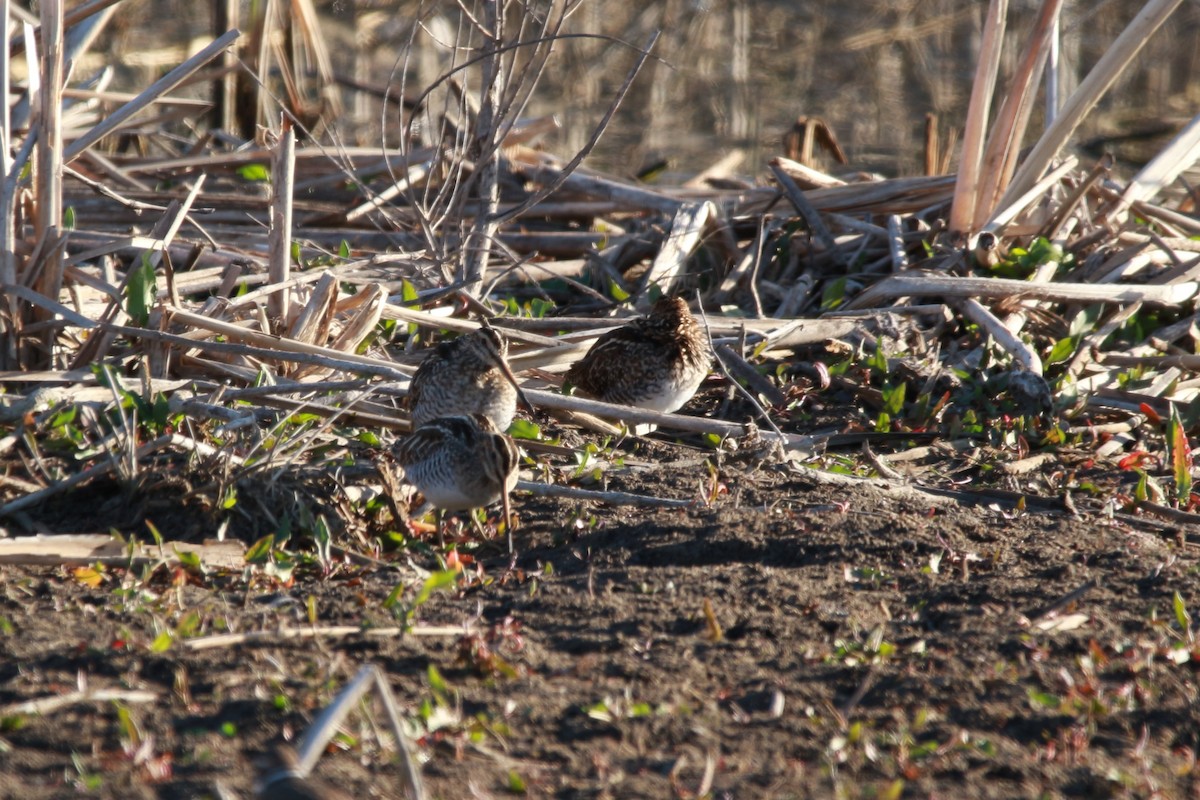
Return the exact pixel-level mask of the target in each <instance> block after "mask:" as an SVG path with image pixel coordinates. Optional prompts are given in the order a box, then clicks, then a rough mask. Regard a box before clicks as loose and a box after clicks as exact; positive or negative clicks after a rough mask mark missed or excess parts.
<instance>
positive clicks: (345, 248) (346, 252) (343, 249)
mask: <svg viewBox="0 0 1200 800" xmlns="http://www.w3.org/2000/svg"><path fill="white" fill-rule="evenodd" d="M338 257H339V258H349V257H350V243H349V242H347V241H346V240H345V239H342V243H341V244H339V245H338Z"/></svg>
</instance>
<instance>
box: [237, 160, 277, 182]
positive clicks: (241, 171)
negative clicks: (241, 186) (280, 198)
mask: <svg viewBox="0 0 1200 800" xmlns="http://www.w3.org/2000/svg"><path fill="white" fill-rule="evenodd" d="M238 176H239V177H241V179H242V180H245V181H255V182H257V183H266V182H268V181H270V180H271V170H269V169H267V167H266V165H265V164H246V165H245V166H241V167H238Z"/></svg>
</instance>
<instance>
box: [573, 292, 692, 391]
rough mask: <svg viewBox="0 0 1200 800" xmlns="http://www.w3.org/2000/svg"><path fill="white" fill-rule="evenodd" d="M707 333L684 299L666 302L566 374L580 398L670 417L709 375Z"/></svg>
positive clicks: (602, 342) (608, 337)
mask: <svg viewBox="0 0 1200 800" xmlns="http://www.w3.org/2000/svg"><path fill="white" fill-rule="evenodd" d="M710 363H711V356H710V354H709V348H708V342H707V341H705V337H704V332H703V331H702V330H701V329H700V326H699V325H698V324H697V323H696V319H695V317H693V316H692V312H690V311H689V310H688V307H687V303H686V302H684V300H683V298H681V297H663V298H662V299H660V300H659V301H658V302H657V303H655V304H654V308H653V309H651V311H650V314H649V316H646V317H642V318H640V319H636V320H634V321H633V322H631V323H629V324H628V325H625V326H623V327H620V328H617V329H616V330H614V331H609V332H608V333H606V334H604V335H603V336H601V337H600V338H599V339H597V340H596V343H595V344H593V345H592V347H591V349H589V350H588V351H587V355H585V356H584V357H583V358H581V359H580V360H579V361H577V362H576V363H575V364H573V365H572V366H571V368H570V369H569V370H567V375H566V380H567V382H568V383H571V384H573V385H574V386H575V387H576V388H577V389H578V390H579V392H580V394H582V395H584V396H586V397H591V398H593V399H596V400H603V401H605V402H608V403H622V404H624V405H630V406H636V407H638V408H646V409H650V410H652V411H662V412H670V411H675V410H676V409H678V408H680V407H681V406H683V404H684V403H686V402H687V401H688V400H690V399H691V397H692V395H694V394H695V393H696V389H698V388H699V387H700V383H701V382H702V381H703V380H704V378H705V377H706V376H707V375H708V368H709V364H710Z"/></svg>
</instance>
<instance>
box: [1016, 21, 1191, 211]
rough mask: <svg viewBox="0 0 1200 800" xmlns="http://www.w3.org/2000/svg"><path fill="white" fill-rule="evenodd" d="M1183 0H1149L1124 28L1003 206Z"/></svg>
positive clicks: (1043, 166) (1029, 182) (1036, 175)
mask: <svg viewBox="0 0 1200 800" xmlns="http://www.w3.org/2000/svg"><path fill="white" fill-rule="evenodd" d="M1180 2H1181V0H1149V2H1147V3H1146V5H1145V6H1144V7H1143V8H1142V10H1141V11H1139V12H1138V15H1137V16H1136V17H1134V19H1133V21H1132V22H1130V23H1129V25H1128V26H1127V27H1126V28H1125V30H1124V31H1122V32H1121V35H1120V36H1118V37H1117V39H1116V41H1115V42H1113V44H1112V46H1111V47H1109V49H1108V50H1107V51H1106V52H1105V54H1104V56H1103V57H1102V58H1101V59H1100V61H1099V62H1097V64H1096V66H1095V67H1093V68H1092V71H1091V72H1089V73H1088V75H1087V77H1086V78H1084V79H1083V82H1082V83H1080V84H1079V87H1078V88H1077V89H1076V90H1075V91H1074V92H1072V93H1071V96H1070V97H1068V98H1067V100H1066V102H1065V103H1064V105H1063V108H1062V111H1061V113H1060V114H1059V115H1058V117H1057V118H1056V119H1055V120H1054V122H1053V124H1051V125H1050V127H1049V128H1047V129H1046V130H1045V132H1044V133H1043V134H1042V136H1041V138H1040V139H1038V141H1037V144H1035V145H1034V146H1033V150H1032V151H1031V152H1030V153H1029V155H1028V156H1027V157H1026V158H1025V161H1024V163H1023V164H1022V165H1021V167H1020V168H1019V169H1018V170H1017V174H1016V175H1015V176H1013V179H1012V182H1011V183H1010V184H1009V187H1008V191H1006V192H1005V193H1004V197H1003V198H1002V199H1001V200H1000V203H999V205H1000V206H1007V205H1011V204H1012V202H1013V200H1014V198H1016V197H1019V196H1020V195H1023V194H1025V193H1026V192H1028V191H1029V190H1030V189H1031V188H1032V187H1033V185H1034V184H1035V183H1037V182H1038V180H1039V179H1040V178H1041V176H1042V174H1043V173H1044V172H1045V171H1046V170H1047V169H1048V168H1049V167H1050V164H1051V163H1052V162H1053V161H1054V159H1056V158H1058V154H1059V151H1061V150H1062V148H1063V146H1064V145H1065V144H1066V143H1067V141H1068V140H1069V139H1070V138H1071V135H1072V134H1073V133H1074V132H1075V129H1076V128H1077V127H1079V124H1080V123H1081V122H1082V121H1083V118H1084V117H1086V116H1087V115H1088V113H1089V112H1090V111H1091V110H1092V109H1093V108H1094V107H1095V105H1096V103H1098V102H1099V101H1100V98H1101V97H1103V96H1104V94H1105V93H1106V92H1107V91H1108V89H1109V87H1111V86H1112V85H1113V82H1114V81H1116V79H1117V78H1118V77H1119V76H1120V74H1121V73H1122V72H1123V71H1124V70H1125V68H1126V67H1127V66H1129V63H1130V62H1131V61H1132V60H1133V58H1134V56H1136V55H1137V54H1138V52H1140V51H1141V49H1142V48H1143V47H1144V46H1145V45H1146V43H1147V42H1149V41H1150V37H1151V36H1152V35H1153V34H1154V32H1155V31H1156V30H1158V28H1159V27H1160V26H1161V25H1162V24H1163V23H1164V22H1166V20H1167V17H1169V16H1170V15H1171V14H1172V12H1174V11H1175V9H1176V8H1177V7H1178V6H1179V4H1180Z"/></svg>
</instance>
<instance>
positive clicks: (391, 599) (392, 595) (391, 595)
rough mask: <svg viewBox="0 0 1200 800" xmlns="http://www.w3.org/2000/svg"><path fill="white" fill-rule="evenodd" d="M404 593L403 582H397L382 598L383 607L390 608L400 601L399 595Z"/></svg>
mask: <svg viewBox="0 0 1200 800" xmlns="http://www.w3.org/2000/svg"><path fill="white" fill-rule="evenodd" d="M403 594H404V582H403V581H401V582H400V583H397V584H396V586H395V588H394V589H392V591H390V592H388V596H387V597H386V598H384V600H383V607H384V608H391V607H392V606H394V605H396V603H398V602H399V601H400V597H401V596H402V595H403Z"/></svg>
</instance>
